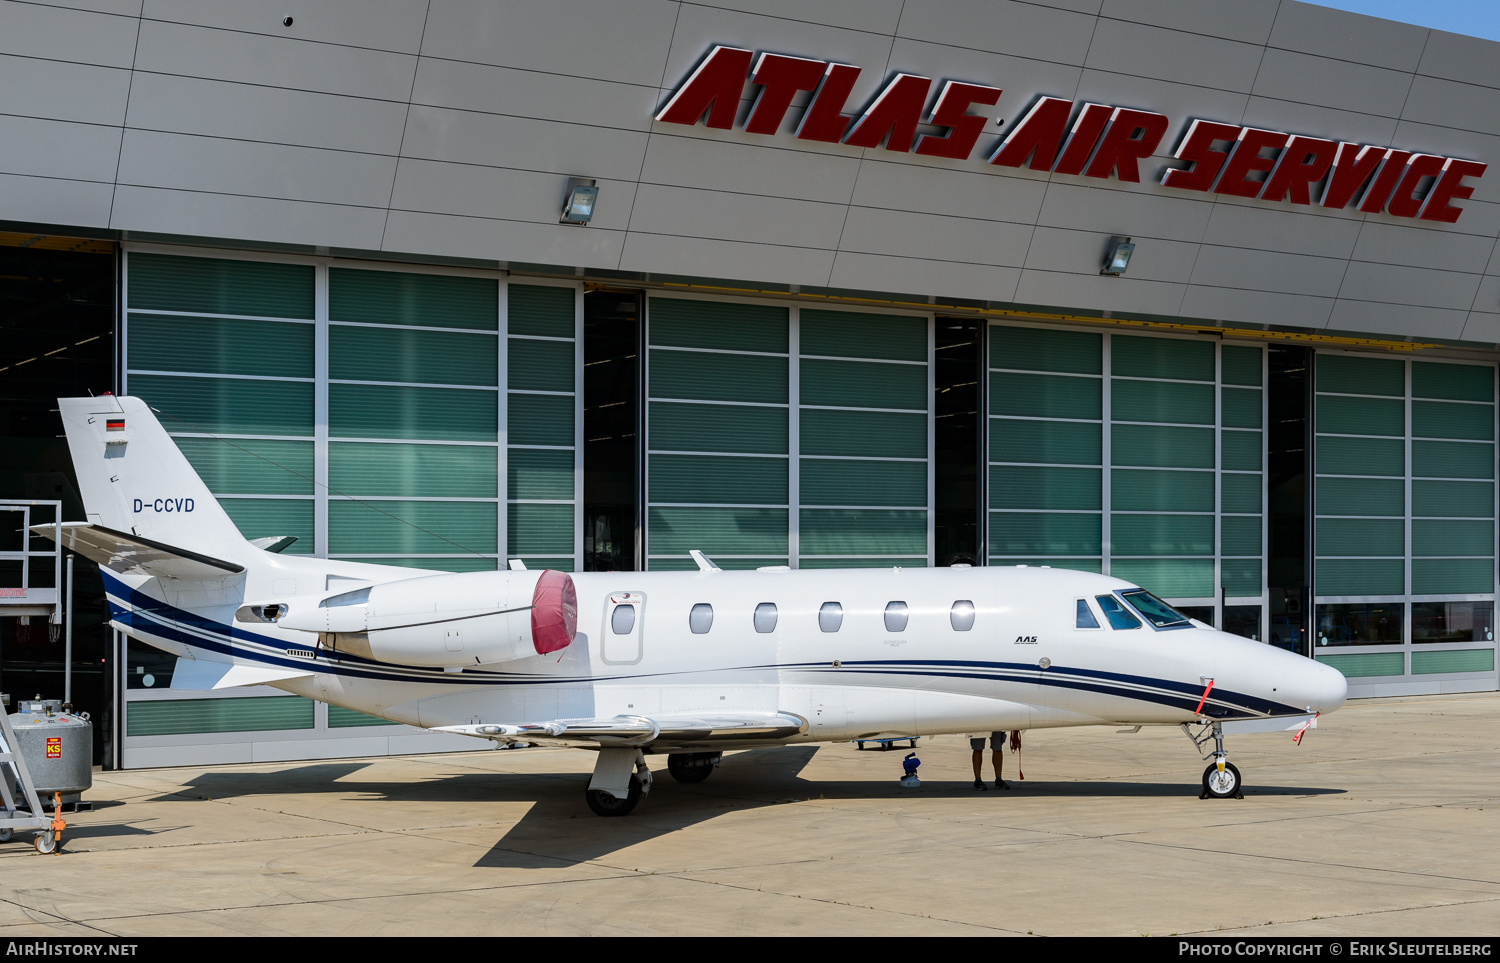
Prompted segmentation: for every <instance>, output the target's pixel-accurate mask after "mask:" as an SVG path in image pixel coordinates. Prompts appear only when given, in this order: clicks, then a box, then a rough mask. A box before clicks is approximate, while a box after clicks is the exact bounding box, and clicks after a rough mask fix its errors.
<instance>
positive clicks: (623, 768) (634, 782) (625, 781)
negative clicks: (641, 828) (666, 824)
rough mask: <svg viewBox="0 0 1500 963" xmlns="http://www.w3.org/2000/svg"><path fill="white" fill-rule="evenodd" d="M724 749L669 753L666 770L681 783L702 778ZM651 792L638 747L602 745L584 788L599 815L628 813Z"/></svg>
mask: <svg viewBox="0 0 1500 963" xmlns="http://www.w3.org/2000/svg"><path fill="white" fill-rule="evenodd" d="M723 755H724V754H723V753H722V752H674V753H672V754H670V755H669V756H667V772H669V773H671V774H672V778H673V779H675V780H677V781H678V782H682V783H695V782H702V781H703V780H705V779H707V778H708V777H709V775H710V774H711V773H712V772H713V771H714V767H715V766H717V765H718V764H719V760H720V759H721V758H722V757H723ZM650 792H651V770H650V769H648V768H647V767H646V755H645V753H643V752H642V751H641V750H639V749H623V748H622V749H600V750H599V761H598V762H596V763H595V764H594V776H593V778H592V779H590V780H589V785H588V788H587V789H585V790H584V792H583V797H584V801H586V802H587V803H588V804H589V809H591V810H593V811H594V814H595V815H598V816H628V815H629V814H630V813H631V812H632V811H633V810H634V809H635V807H636V806H637V805H638V804H639V803H640V801H641V797H642V796H645V795H647V794H648V793H650Z"/></svg>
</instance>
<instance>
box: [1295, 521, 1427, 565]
mask: <svg viewBox="0 0 1500 963" xmlns="http://www.w3.org/2000/svg"><path fill="white" fill-rule="evenodd" d="M1314 541H1315V544H1316V545H1317V548H1316V551H1317V553H1318V554H1319V555H1360V556H1369V555H1387V556H1392V557H1396V558H1399V557H1401V556H1402V555H1404V554H1406V522H1405V521H1403V520H1402V519H1399V518H1391V519H1385V518H1320V519H1318V520H1317V528H1316V532H1315V539H1314Z"/></svg>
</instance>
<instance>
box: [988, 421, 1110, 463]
mask: <svg viewBox="0 0 1500 963" xmlns="http://www.w3.org/2000/svg"><path fill="white" fill-rule="evenodd" d="M1102 435H1103V431H1102V429H1101V428H1100V426H1099V425H1091V424H1086V423H1081V422H1075V421H1021V420H1016V419H1011V418H991V419H990V459H991V460H992V461H1018V462H1041V463H1043V464H1047V463H1051V464H1063V465H1097V464H1099V461H1100V439H1101V437H1102Z"/></svg>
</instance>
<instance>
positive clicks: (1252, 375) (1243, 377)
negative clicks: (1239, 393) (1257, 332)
mask: <svg viewBox="0 0 1500 963" xmlns="http://www.w3.org/2000/svg"><path fill="white" fill-rule="evenodd" d="M1219 357H1220V363H1219V371H1220V375H1219V377H1220V379H1221V380H1222V381H1223V382H1224V384H1226V385H1250V386H1252V387H1255V388H1259V387H1260V386H1261V385H1262V384H1263V383H1264V382H1263V380H1262V377H1263V376H1262V368H1263V366H1262V361H1263V359H1264V358H1265V350H1264V349H1263V348H1250V347H1245V346H1243V345H1234V344H1226V345H1225V346H1224V347H1223V349H1222V350H1221V353H1220V356H1219Z"/></svg>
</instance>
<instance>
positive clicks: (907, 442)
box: [652, 408, 927, 458]
mask: <svg viewBox="0 0 1500 963" xmlns="http://www.w3.org/2000/svg"><path fill="white" fill-rule="evenodd" d="M800 418H801V421H802V425H801V427H802V446H801V447H802V454H804V455H864V456H876V457H879V456H882V455H883V456H886V457H890V458H926V457H927V415H926V413H925V412H924V413H912V414H906V413H903V412H894V411H829V410H826V409H819V408H808V409H804V410H803V411H802V412H801V414H800ZM655 444H656V442H655V439H653V440H652V445H653V447H654V446H655Z"/></svg>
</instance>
